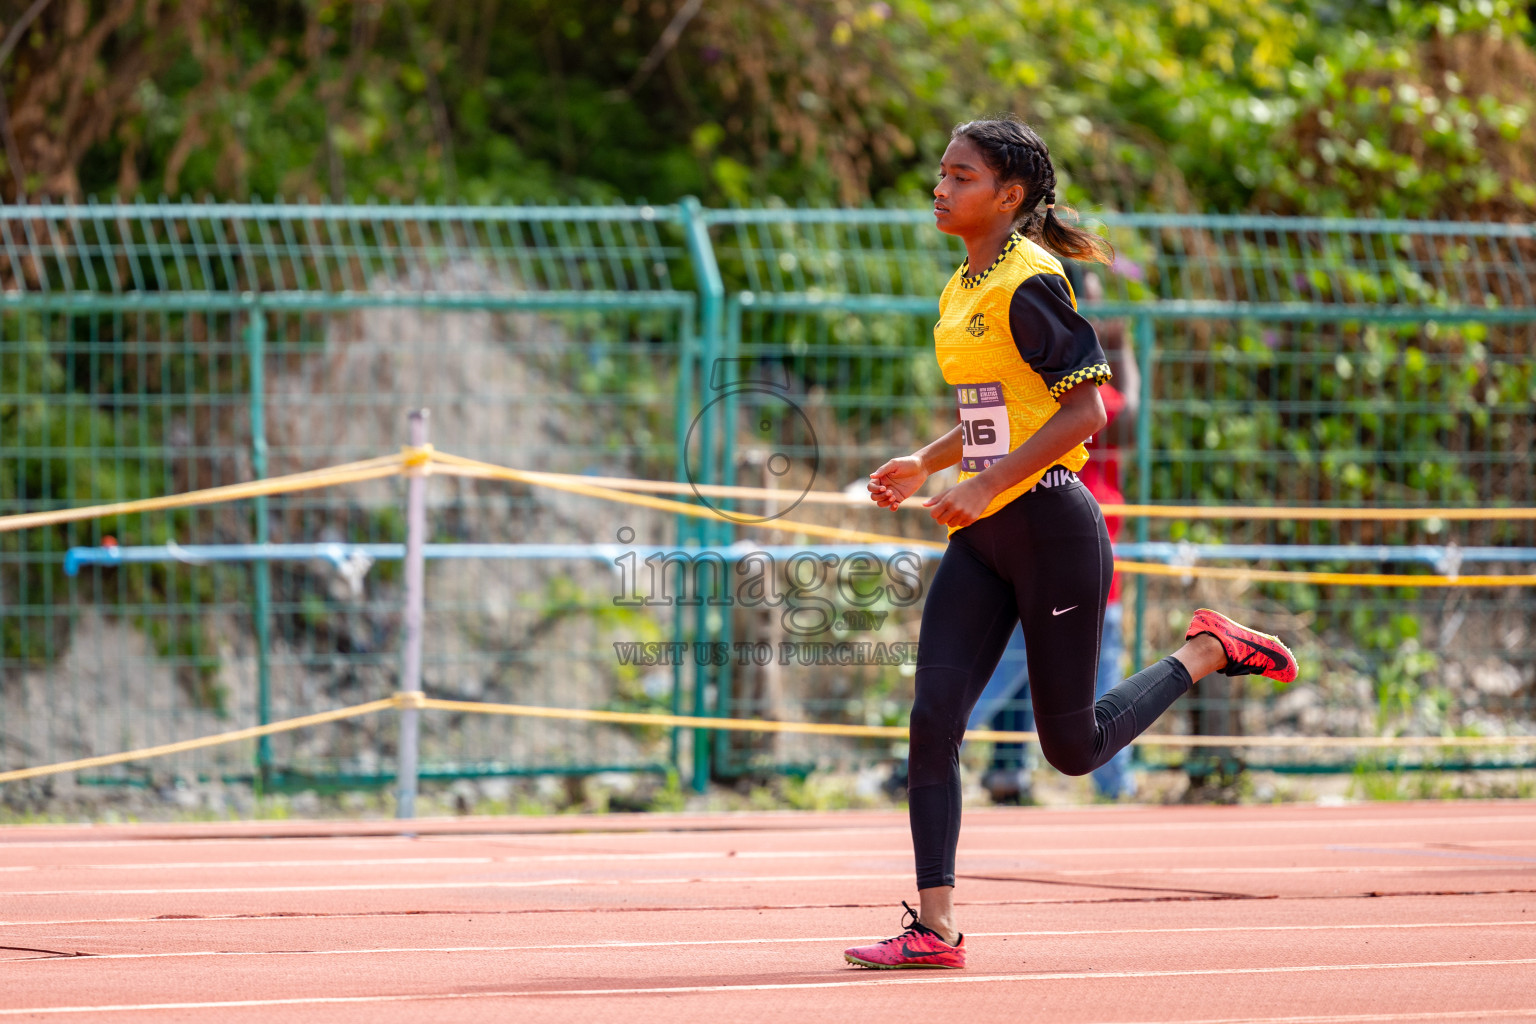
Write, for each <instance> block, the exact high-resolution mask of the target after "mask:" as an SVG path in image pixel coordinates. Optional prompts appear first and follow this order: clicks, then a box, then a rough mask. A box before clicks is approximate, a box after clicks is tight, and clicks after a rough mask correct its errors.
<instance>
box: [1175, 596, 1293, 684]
mask: <svg viewBox="0 0 1536 1024" xmlns="http://www.w3.org/2000/svg"><path fill="white" fill-rule="evenodd" d="M1201 633H1209V634H1210V635H1211V636H1213V637H1215V638H1216V639H1217V640H1219V641H1221V648H1222V650H1224V651H1226V652H1227V667H1226V668H1224V669H1222V670H1221V674H1222V675H1224V676H1251V675H1259V676H1265V677H1267V678H1269V679H1273V680H1275V681H1276V682H1281V683H1290V682H1295V680H1296V655H1294V654H1292V653H1291V649H1290V648H1289V647H1287V646H1285V644H1283V643H1281V642H1280V638H1279V637H1275V636H1270V635H1269V634H1268V633H1260V632H1259V631H1258V630H1256V629H1249V628H1248V627H1247V626H1244V625H1242V624H1240V623H1237V622H1233V621H1232V620H1231V619H1229V618H1227V617H1226V616H1225V615H1223V614H1221V613H1220V612H1213V611H1211V610H1210V609H1209V608H1201V609H1199V610H1198V611H1196V612H1195V617H1194V618H1193V619H1190V620H1189V632H1188V633H1185V634H1184V639H1185V640H1193V639H1194V638H1195V637H1197V636H1199V635H1200V634H1201Z"/></svg>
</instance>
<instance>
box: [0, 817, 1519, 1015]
mask: <svg viewBox="0 0 1536 1024" xmlns="http://www.w3.org/2000/svg"><path fill="white" fill-rule="evenodd" d="M412 828H413V829H414V834H408V833H403V832H402V830H401V829H400V828H397V827H396V826H395V825H394V823H345V822H343V823H314V822H282V823H263V822H256V823H223V824H213V825H170V826H80V827H57V826H47V827H41V826H39V827H34V826H28V827H16V828H8V829H4V830H0V922H3V933H0V934H3V935H4V938H3V939H0V943H3V947H4V948H0V961H3V963H0V977H3V979H4V981H3V984H0V1024H4V1022H5V1021H6V1020H9V1019H12V1018H17V1019H28V1020H60V1021H69V1020H80V1021H87V1020H88V1021H109V1022H113V1024H118V1022H121V1024H132V1022H137V1021H146V1022H156V1024H167V1022H171V1021H220V1022H224V1021H230V1022H236V1024H242V1022H246V1021H250V1022H257V1021H260V1022H264V1024H265V1022H274V1021H296V1020H303V1021H327V1022H329V1021H365V1022H367V1024H394V1022H406V1021H409V1022H412V1024H416V1022H420V1021H495V1022H497V1024H505V1022H506V1021H508V1020H511V1021H515V1022H516V1024H536V1022H542V1021H562V1022H565V1021H600V1022H603V1024H617V1022H619V1021H626V1022H627V1021H652V1020H655V1021H661V1020H665V1021H669V1022H684V1024H686V1022H690V1021H722V1022H736V1021H772V1022H775V1024H780V1022H783V1021H838V1022H845V1021H846V1022H852V1021H855V1020H857V1021H864V1020H869V1021H906V1020H914V1019H915V1020H933V1021H952V1022H956V1024H959V1022H962V1021H963V1022H969V1021H994V1020H996V1021H1009V1022H1018V1021H1043V1022H1051V1024H1094V1022H1102V1024H1111V1022H1113V1024H1132V1022H1146V1024H1151V1022H1181V1024H1195V1022H1206V1024H1210V1022H1221V1024H1235V1022H1238V1021H1250V1022H1264V1024H1302V1022H1319V1024H1321V1022H1327V1024H1345V1022H1367V1021H1477V1020H1487V1021H1531V1022H1536V803H1531V802H1486V803H1462V804H1438V803H1437V804H1379V805H1367V806H1354V807H1338V808H1318V807H1190V808H1152V807H1095V808H1080V809H1069V810H1058V809H1052V810H1045V809H1032V808H1031V809H1018V810H1001V809H997V810H975V811H968V812H967V820H966V826H965V833H964V841H963V844H962V847H961V853H960V870H961V880H960V885H959V888H958V890H957V893H956V896H957V902H958V903H959V905H960V911H961V915H962V916H961V921H960V924H961V927H962V928H964V929H965V930H966V932H967V935H968V936H969V938H968V940H967V946H968V947H969V952H970V958H971V966H970V967H969V968H967V969H966V970H964V971H943V972H939V971H931V972H930V971H903V972H874V971H863V970H860V969H858V968H853V967H849V966H846V965H844V963H843V961H842V957H841V952H842V950H843V948H844V947H846V946H849V945H853V944H856V943H860V942H864V941H868V940H871V939H878V938H884V937H886V936H889V935H891V934H893V933H894V932H895V931H896V929H897V926H898V922H899V920H900V916H901V914H900V903H899V901H900V900H902V899H909V900H910V899H912V898H913V896H914V892H913V888H912V886H913V882H912V866H911V846H910V841H909V839H908V836H907V826H906V820H905V818H904V816H901V815H898V814H889V813H864V812H852V813H842V814H784V815H744V816H738V815H711V816H662V815H644V816H627V815H613V816H605V817H592V818H572V817H562V818H545V819H537V818H497V819H484V818H475V819H455V820H436V821H424V822H418V823H415V824H414V825H413V826H412Z"/></svg>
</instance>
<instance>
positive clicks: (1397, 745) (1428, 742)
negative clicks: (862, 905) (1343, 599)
mask: <svg viewBox="0 0 1536 1024" xmlns="http://www.w3.org/2000/svg"><path fill="white" fill-rule="evenodd" d="M394 708H417V709H428V710H436V711H454V712H458V713H460V714H471V715H504V716H509V717H513V718H539V719H553V720H558V721H572V722H603V723H607V724H610V725H640V726H653V727H660V728H683V729H708V730H726V731H730V732H772V733H796V734H805V735H814V736H841V737H848V738H852V739H890V740H905V739H906V738H907V729H906V727H905V726H899V725H839V724H834V723H829V722H779V721H771V720H768V719H761V718H710V717H707V716H701V715H662V714H651V713H648V712H640V711H600V710H592V709H584V708H550V707H539V706H536V705H531V704H491V703H484V702H481V701H467V700H438V699H436V698H433V697H428V696H426V695H425V694H424V693H422V692H421V691H419V690H413V691H410V692H406V693H398V694H395V695H394V696H392V697H388V698H385V699H384V700H375V701H370V702H368V703H366V704H357V705H354V706H353V707H348V708H337V709H335V710H333V711H322V712H320V713H318V714H313V715H303V716H301V717H299V718H289V719H285V720H283V721H281V722H272V723H270V724H268V725H259V726H253V727H252V728H249V729H236V730H234V731H232V732H221V733H217V734H215V735H213V736H204V737H201V738H199V739H194V740H182V741H181V742H179V743H165V744H161V745H160V746H157V747H144V748H142V749H139V750H129V751H125V752H124V753H121V754H107V755H104V756H102V757H86V758H81V759H79V760H76V761H63V762H60V763H58V764H49V765H40V766H38V767H36V768H18V769H16V770H14V771H8V772H0V783H5V782H18V781H20V780H22V779H34V778H39V777H41V776H45V775H58V774H61V773H63V772H73V771H80V770H81V769H85V768H101V767H105V766H107V765H113V764H123V763H125V762H128V761H146V760H149V759H150V758H155V757H168V756H170V755H172V754H181V753H185V752H187V751H190V750H200V749H203V748H205V747H217V746H222V745H224V744H227V743H238V742H240V741H241V740H248V739H255V738H256V737H258V736H272V735H275V734H277V733H282V732H290V731H292V730H294V729H303V728H305V727H307V726H311V725H322V724H324V723H326V722H336V721H340V720H342V719H345V718H358V717H361V716H362V715H371V714H374V713H375V712H379V711H388V710H390V709H394ZM965 738H966V739H968V740H977V741H981V742H986V743H1028V742H1033V741H1035V740H1038V739H1039V737H1038V735H1037V734H1036V733H1033V732H1010V731H1000V730H994V729H971V730H969V731H967V732H966V734H965ZM1131 742H1132V743H1133V744H1135V745H1137V746H1144V747H1186V748H1188V747H1269V748H1276V747H1289V748H1301V749H1307V748H1335V749H1337V748H1345V749H1356V748H1372V749H1382V748H1388V749H1410V748H1435V747H1438V748H1442V749H1474V748H1476V749H1489V748H1493V749H1497V748H1515V747H1529V746H1536V736H1176V735H1168V734H1157V735H1141V736H1138V737H1136V738H1135V739H1134V740H1132V741H1131Z"/></svg>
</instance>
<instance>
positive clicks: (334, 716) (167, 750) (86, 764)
mask: <svg viewBox="0 0 1536 1024" xmlns="http://www.w3.org/2000/svg"><path fill="white" fill-rule="evenodd" d="M398 704H399V698H398V697H388V698H386V699H384V700H375V701H369V702H368V703H367V704H355V705H353V706H352V707H349V708H337V709H336V710H334V711H321V712H320V713H318V714H314V715H302V716H300V717H298V718H287V719H284V720H283V721H281V722H269V723H268V724H266V725H255V726H252V727H251V728H249V729H235V730H233V731H232V732H221V733H215V734H214V735H212V736H203V737H200V738H199V739H195V740H182V741H181V742H179V743H162V744H161V745H160V746H158V747H143V748H141V749H139V750H129V751H125V752H124V753H121V754H104V755H103V756H101V757H82V758H80V759H79V760H78V761H61V762H59V763H58V764H46V765H43V766H41V767H39V768H18V769H15V770H14V771H8V772H0V782H18V781H20V780H21V779H35V778H37V777H39V776H41V775H58V774H60V773H61V772H77V771H80V770H81V769H84V768H104V767H106V766H107V765H111V764H122V763H124V762H125V761H145V760H148V759H149V758H152V757H169V756H170V755H172V754H182V753H185V752H186V751H188V750H201V749H203V748H204V747H219V746H223V745H224V744H226V743H239V742H240V741H241V740H251V739H256V738H257V737H260V736H273V735H276V734H277V733H280V732H289V731H291V730H293V729H302V728H304V727H305V726H308V725H323V724H324V723H326V722H338V721H340V720H342V719H343V718H358V717H360V716H362V715H371V714H373V713H374V712H375V711H388V710H389V709H390V708H393V707H397V706H398Z"/></svg>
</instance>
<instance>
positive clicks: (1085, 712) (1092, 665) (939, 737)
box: [907, 468, 1191, 889]
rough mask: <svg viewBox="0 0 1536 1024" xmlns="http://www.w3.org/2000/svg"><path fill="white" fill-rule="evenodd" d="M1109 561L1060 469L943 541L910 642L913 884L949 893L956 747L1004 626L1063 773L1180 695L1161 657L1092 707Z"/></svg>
mask: <svg viewBox="0 0 1536 1024" xmlns="http://www.w3.org/2000/svg"><path fill="white" fill-rule="evenodd" d="M1049 484H1054V485H1055V486H1048V485H1049ZM1113 557H1114V556H1113V553H1112V551H1111V549H1110V545H1109V534H1108V532H1107V531H1106V530H1105V529H1104V516H1103V514H1102V513H1101V512H1100V511H1099V505H1098V502H1096V501H1094V500H1093V495H1091V494H1089V493H1088V488H1086V487H1084V486H1083V485H1082V483H1081V482H1079V481H1078V479H1077V477H1076V476H1075V475H1074V474H1072V473H1070V472H1068V471H1066V470H1064V469H1060V468H1056V469H1052V470H1050V471H1048V472H1047V473H1046V477H1045V480H1043V481H1042V482H1041V484H1040V485H1037V486H1036V487H1034V488H1033V489H1031V490H1030V491H1027V492H1026V493H1024V494H1022V495H1020V496H1019V497H1017V498H1015V499H1014V500H1013V501H1011V502H1009V503H1008V504H1007V505H1005V506H1003V507H1002V508H1000V509H998V510H997V511H996V512H994V513H993V514H992V515H990V516H987V517H985V518H983V519H978V520H977V521H976V522H974V523H972V524H971V525H970V526H967V527H965V528H964V529H961V530H956V531H955V532H954V534H953V535H951V536H950V538H949V548H948V549H947V550H946V551H945V552H944V557H943V559H942V560H940V562H939V569H938V572H937V573H936V574H935V575H934V578H933V586H932V588H931V589H930V590H929V591H928V598H927V600H926V601H925V602H924V604H923V625H922V633H921V634H920V636H919V638H918V647H917V699H916V700H915V701H914V702H913V705H912V744H911V753H910V755H909V758H908V768H907V793H908V800H909V803H910V808H911V818H912V847H913V850H914V852H915V853H916V855H917V886H918V888H919V889H927V888H931V887H933V886H939V885H954V884H955V847H956V845H957V844H958V843H959V841H960V741H961V739H962V738H963V736H964V734H965V724H966V720H967V719H968V718H969V717H970V713H971V708H972V707H974V706H975V704H976V701H977V699H978V698H979V697H980V696H981V691H982V689H983V688H984V687H985V686H986V685H987V680H988V679H989V678H990V677H991V675H992V670H993V669H994V668H996V666H997V663H998V660H999V659H1000V658H1001V657H1002V654H1003V649H1004V648H1005V647H1006V646H1007V645H1008V637H1009V634H1011V633H1012V632H1013V624H1014V623H1015V622H1021V623H1022V624H1023V626H1024V646H1025V648H1026V650H1027V652H1028V655H1029V682H1030V699H1031V701H1032V703H1033V706H1034V709H1035V729H1036V731H1037V732H1038V733H1039V736H1040V749H1041V752H1042V753H1044V754H1045V759H1046V760H1047V761H1049V762H1050V763H1051V764H1052V765H1053V766H1055V767H1056V768H1057V769H1059V770H1060V771H1062V772H1065V773H1066V774H1068V775H1086V774H1087V773H1089V772H1091V771H1093V770H1094V769H1095V768H1098V767H1099V766H1100V765H1102V764H1104V763H1105V762H1106V761H1108V760H1109V759H1110V758H1111V757H1113V756H1114V755H1115V753H1116V752H1117V751H1119V750H1120V749H1121V748H1122V747H1124V746H1125V745H1126V744H1127V743H1129V742H1130V741H1131V740H1132V739H1133V738H1135V737H1136V736H1138V735H1139V734H1140V733H1141V732H1142V731H1143V730H1145V729H1146V728H1147V726H1149V725H1151V724H1152V723H1153V722H1154V721H1156V720H1157V717H1158V716H1159V715H1161V714H1162V713H1163V712H1164V711H1166V710H1167V709H1168V706H1169V705H1170V704H1172V703H1173V702H1174V701H1175V700H1177V699H1178V698H1179V696H1180V695H1182V694H1183V693H1184V692H1185V691H1187V690H1188V689H1189V688H1190V686H1191V680H1190V678H1189V671H1188V670H1187V669H1185V668H1184V666H1183V664H1182V663H1180V662H1179V661H1178V660H1177V659H1175V658H1172V657H1169V658H1164V659H1163V660H1162V661H1160V662H1158V663H1157V664H1155V665H1153V666H1151V667H1150V668H1147V669H1144V670H1143V671H1141V672H1138V673H1137V674H1136V675H1134V676H1132V677H1131V678H1129V679H1127V680H1125V681H1124V682H1123V683H1121V684H1120V685H1119V686H1116V687H1115V688H1114V689H1113V690H1110V691H1109V692H1108V693H1106V694H1105V695H1104V696H1103V697H1102V698H1100V699H1099V701H1098V702H1097V703H1095V702H1094V699H1093V687H1094V680H1095V678H1096V676H1097V673H1098V663H1099V633H1100V630H1101V629H1102V628H1103V625H1104V605H1105V603H1106V601H1107V600H1108V597H1109V583H1110V579H1111V577H1112V575H1113V573H1114V564H1113Z"/></svg>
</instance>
